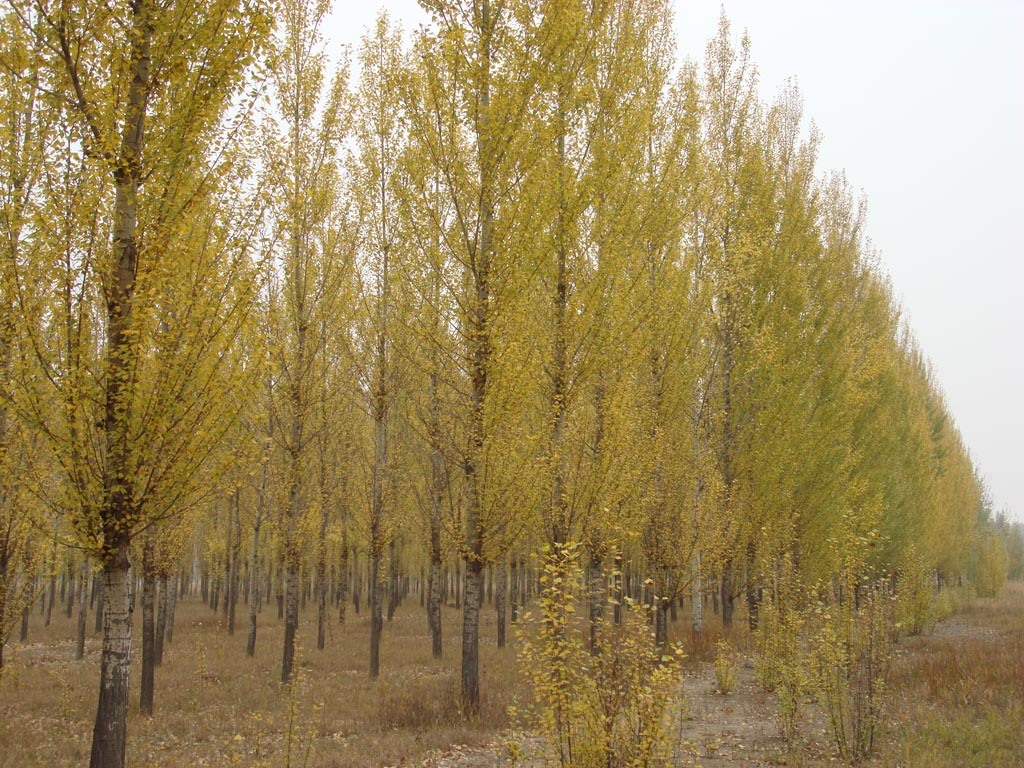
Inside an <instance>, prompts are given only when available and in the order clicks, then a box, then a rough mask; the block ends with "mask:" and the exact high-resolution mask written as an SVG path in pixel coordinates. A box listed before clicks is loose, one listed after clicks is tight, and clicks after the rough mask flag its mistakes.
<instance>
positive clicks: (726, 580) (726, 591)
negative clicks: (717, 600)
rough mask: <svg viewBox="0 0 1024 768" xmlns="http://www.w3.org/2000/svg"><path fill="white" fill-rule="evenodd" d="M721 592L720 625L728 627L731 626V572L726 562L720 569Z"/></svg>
mask: <svg viewBox="0 0 1024 768" xmlns="http://www.w3.org/2000/svg"><path fill="white" fill-rule="evenodd" d="M721 593H722V627H724V628H726V629H728V628H731V627H732V574H731V571H730V566H729V565H728V564H727V565H726V567H725V569H724V570H723V571H722V582H721Z"/></svg>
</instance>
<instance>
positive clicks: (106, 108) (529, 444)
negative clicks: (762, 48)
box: [0, 0, 1005, 766]
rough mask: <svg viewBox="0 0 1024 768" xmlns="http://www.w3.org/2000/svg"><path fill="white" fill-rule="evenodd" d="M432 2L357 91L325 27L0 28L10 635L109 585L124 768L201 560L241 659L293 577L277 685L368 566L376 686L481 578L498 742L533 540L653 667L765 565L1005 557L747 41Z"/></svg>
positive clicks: (0, 596) (107, 724)
mask: <svg viewBox="0 0 1024 768" xmlns="http://www.w3.org/2000/svg"><path fill="white" fill-rule="evenodd" d="M422 4H423V6H424V8H425V10H426V11H427V12H428V13H429V14H430V22H429V23H428V24H426V25H425V26H423V27H421V28H419V29H418V30H416V31H415V32H413V33H412V34H410V35H409V36H407V37H405V38H403V36H402V35H401V33H400V32H399V31H398V30H397V29H396V28H395V27H394V26H392V25H391V24H390V23H389V21H388V20H387V18H386V17H385V16H382V17H381V18H380V19H379V21H378V23H377V25H376V27H375V28H374V29H373V30H371V31H370V32H369V33H368V34H367V35H366V37H365V38H364V39H363V42H362V44H361V45H360V47H359V49H358V51H357V53H356V57H355V60H354V61H353V62H348V61H345V62H343V64H342V66H340V67H332V66H331V65H330V62H329V57H328V56H327V52H326V50H325V43H324V41H323V38H322V36H321V25H322V24H323V22H324V19H325V18H326V15H327V13H328V11H329V4H328V2H327V0H282V1H281V2H279V3H276V4H274V5H273V7H272V6H271V5H270V4H269V3H265V2H263V0H217V1H216V2H213V3H210V2H203V3H198V2H195V0H171V1H170V2H164V3H156V2H153V0H134V1H133V2H131V3H127V4H124V5H118V6H117V7H110V6H95V4H93V3H90V2H85V0H82V2H73V1H71V0H62V1H61V2H59V3H58V2H49V1H48V0H9V2H8V8H7V10H6V11H5V16H4V23H3V27H2V31H0V35H2V37H3V54H2V55H3V59H2V64H0V77H2V78H3V88H2V90H0V99H2V104H0V112H2V116H3V122H2V128H0V130H2V134H0V139H2V142H3V146H4V151H3V155H2V158H3V163H4V169H3V174H2V178H0V182H2V184H3V190H2V199H3V215H2V218H0V226H2V236H3V262H2V280H0V291H2V296H0V336H2V338H0V342H2V350H0V377H2V381H0V391H2V398H0V407H2V412H0V462H2V467H3V469H2V472H0V483H2V488H0V516H2V520H0V522H2V525H3V539H2V540H0V628H2V629H3V632H4V635H6V632H7V630H8V627H9V625H10V624H11V621H10V617H15V616H20V606H21V605H23V604H24V600H25V599H26V598H27V597H28V596H29V585H31V584H35V583H38V580H37V579H36V578H35V577H36V576H37V575H38V574H39V573H40V571H45V572H46V573H48V574H53V573H55V572H56V569H57V568H58V564H59V563H60V562H61V557H60V556H58V553H57V550H58V548H59V547H63V546H73V547H76V548H80V549H82V550H84V551H85V552H86V553H87V555H88V557H89V558H90V559H91V562H93V563H95V564H96V566H97V567H99V568H100V569H102V578H103V596H102V600H103V606H104V608H103V611H104V643H103V655H102V671H101V685H100V698H99V706H98V709H97V717H96V725H95V730H94V740H93V752H92V761H91V764H92V765H93V766H120V765H122V764H123V760H124V739H125V723H126V713H127V701H128V668H129V654H130V639H131V623H130V580H131V577H130V574H131V573H132V565H133V564H134V573H135V574H136V575H141V578H142V579H143V583H144V591H143V610H144V617H146V620H145V621H144V624H143V669H144V673H143V702H144V703H143V706H144V709H147V708H148V710H149V711H152V680H153V678H152V667H153V663H154V659H155V658H156V656H157V655H158V653H159V642H158V640H160V639H161V638H162V637H163V634H164V631H163V630H158V629H157V628H156V624H157V620H158V616H159V614H160V613H161V612H160V611H159V610H158V609H157V606H159V605H160V604H161V601H160V600H159V599H158V598H157V595H158V594H164V595H167V594H168V587H167V584H168V581H169V579H170V578H171V576H172V575H173V574H175V573H177V572H178V571H179V569H180V568H181V567H182V563H183V562H184V561H185V559H187V558H188V557H191V558H193V560H195V561H196V562H197V563H198V562H199V561H202V562H203V565H202V568H204V569H207V570H211V571H216V572H221V573H223V575H224V580H223V583H224V584H225V585H226V587H225V589H226V590H227V593H226V594H225V600H230V604H231V606H232V611H233V610H234V608H233V606H234V603H235V600H236V597H237V590H238V589H239V586H240V585H241V584H242V578H243V574H244V576H245V578H247V579H248V586H247V587H246V588H245V591H246V594H247V595H248V596H249V605H250V613H249V634H248V643H247V649H248V653H249V654H250V655H252V654H253V653H255V648H256V638H257V613H256V606H257V604H258V603H259V601H260V599H262V598H263V597H269V595H266V594H265V592H266V586H265V584H266V582H268V581H273V582H274V590H275V593H276V594H277V595H279V596H280V599H281V612H282V614H283V618H284V626H285V643H284V656H283V659H282V668H281V679H282V681H283V682H288V681H289V680H290V679H291V676H292V671H293V665H294V654H295V634H296V631H297V628H298V606H299V602H300V592H301V589H302V587H301V584H302V583H304V582H308V581H309V577H310V576H311V578H312V581H313V583H315V585H316V595H315V597H316V603H317V606H318V616H319V621H318V627H319V631H318V647H323V645H324V642H325V626H326V623H327V621H328V620H329V619H328V615H329V612H330V603H331V600H330V595H329V585H331V584H332V583H333V584H334V585H335V590H334V597H335V598H336V599H337V600H338V601H339V603H340V605H341V606H342V610H343V607H344V605H345V601H346V599H345V596H346V592H347V590H349V588H350V585H349V584H348V574H350V573H352V572H354V571H355V570H358V569H357V568H356V567H355V564H354V563H352V562H351V560H352V559H355V560H358V558H360V557H365V558H366V561H365V562H367V563H368V569H369V571H368V572H369V577H368V581H367V587H366V588H367V595H366V597H367V605H368V608H369V612H370V616H371V641H370V649H369V670H370V674H371V675H376V674H377V672H378V670H379V666H380V638H381V633H382V631H383V626H384V623H383V611H384V607H383V606H384V602H385V597H386V595H385V585H386V584H387V583H389V582H390V583H391V584H393V585H394V584H397V583H399V580H400V579H401V578H402V576H403V574H404V575H408V574H410V573H420V572H422V573H423V574H424V576H425V578H426V579H427V583H428V586H427V588H426V590H425V591H426V596H425V598H426V599H425V602H426V603H427V614H428V621H429V626H430V629H431V632H432V638H433V647H434V653H435V655H440V654H441V653H442V650H443V644H442V627H441V610H440V606H441V600H442V594H443V591H444V584H443V582H444V581H445V578H446V575H445V574H446V565H448V566H451V567H452V568H454V569H455V571H456V572H457V574H458V576H457V577H456V581H457V582H460V583H461V582H463V580H464V590H465V599H464V600H462V606H463V611H464V619H463V626H462V636H461V654H462V700H463V706H464V708H465V711H466V712H467V713H469V714H472V713H473V712H475V711H476V709H477V707H478V705H479V700H480V689H479V660H478V649H479V643H480V634H479V627H480V614H479V611H480V607H481V604H482V596H483V590H484V575H485V572H486V571H487V570H488V569H492V570H493V573H494V579H495V580H494V584H493V587H494V589H495V595H496V604H497V610H498V613H499V633H500V634H499V638H500V642H503V640H504V631H505V616H504V613H505V608H504V605H505V596H506V593H507V591H508V589H509V586H511V588H512V591H513V592H512V595H513V596H512V600H513V602H515V601H516V599H517V598H516V596H515V592H516V590H517V589H518V586H519V584H520V583H521V577H522V570H523V566H522V558H523V557H524V556H525V555H526V554H527V553H529V552H531V551H535V550H537V549H538V548H539V546H540V545H542V544H545V543H546V544H551V545H553V546H556V545H565V544H568V543H569V542H579V543H581V544H582V546H583V548H584V551H585V553H586V559H587V563H588V565H587V568H588V574H589V576H588V583H589V585H590V593H591V598H590V619H591V622H592V625H593V628H592V642H594V643H596V641H597V638H598V636H599V626H600V621H601V619H602V615H603V611H604V607H605V605H606V604H607V602H608V598H609V597H612V596H614V595H615V594H620V593H621V590H622V589H623V585H622V572H623V569H624V568H628V569H629V570H630V572H631V573H632V574H640V575H641V576H642V578H644V579H647V580H649V581H648V585H649V588H650V592H651V594H653V595H654V596H655V597H654V600H653V606H654V609H655V610H654V613H655V617H656V621H655V624H656V628H657V638H658V641H659V642H663V641H664V639H665V637H666V616H667V611H668V610H669V606H670V605H673V604H674V603H675V601H676V599H677V598H679V597H681V596H683V595H684V594H685V595H691V596H694V597H695V598H696V599H694V600H693V601H692V605H693V610H694V614H693V622H694V627H695V629H697V630H698V631H699V629H700V626H701V621H702V618H701V613H700V611H701V605H702V600H701V599H700V598H701V596H702V595H703V594H705V593H706V592H707V591H708V589H709V585H712V584H713V585H714V589H716V590H718V599H719V601H720V604H721V608H722V611H723V620H724V621H725V623H726V624H729V623H731V622H732V612H733V605H734V601H735V600H736V599H738V598H743V599H745V601H746V605H747V615H748V617H749V619H748V620H749V621H751V622H752V623H756V621H757V616H758V606H759V604H760V600H761V593H762V590H763V589H764V587H765V586H766V585H767V584H769V583H770V581H771V579H772V578H773V575H774V574H775V573H776V570H777V568H778V566H779V563H781V562H787V563H792V564H793V567H794V568H795V571H796V573H798V574H799V578H800V579H801V581H802V582H804V583H806V584H825V583H828V582H829V580H830V579H833V578H835V577H836V574H838V573H839V572H840V571H842V569H843V568H844V567H846V566H847V564H848V563H853V562H856V563H858V564H863V565H864V567H865V568H868V569H872V570H874V571H877V572H885V573H892V572H900V571H908V570H909V569H911V568H914V569H917V570H922V569H923V570H925V571H936V570H937V571H940V572H942V573H944V574H947V575H951V574H956V575H961V574H962V575H967V576H970V575H971V573H972V569H974V571H975V572H976V571H978V570H979V569H981V568H983V567H985V564H986V563H989V562H990V561H991V559H992V558H991V557H990V556H989V555H988V554H985V553H986V552H988V549H986V547H987V546H988V545H987V544H986V545H985V546H981V545H979V546H977V547H974V548H971V547H968V546H967V542H970V541H972V540H976V541H981V538H984V537H989V538H991V537H990V536H989V528H986V527H984V526H982V527H981V528H977V529H976V523H977V519H978V512H979V509H980V508H981V506H982V505H981V498H982V492H981V488H980V485H979V482H978V480H977V478H976V475H975V471H974V468H973V466H972V464H971V460H970V457H969V455H968V453H967V450H966V448H965V446H964V445H963V443H962V441H961V439H960V436H959V434H958V433H957V431H956V429H955V428H954V426H953V425H952V423H951V421H950V418H949V414H948V411H947V409H946V406H945V403H944V401H943V398H942V395H941V392H940V390H939V387H938V385H937V383H936V382H935V381H934V379H933V377H932V375H931V372H930V369H929V367H928V364H927V362H926V360H925V358H924V357H923V355H922V353H921V352H920V350H919V349H918V348H917V347H916V345H915V343H914V341H913V339H912V337H911V335H910V333H909V332H908V330H907V329H906V328H905V327H904V326H903V325H902V324H901V322H900V317H899V311H898V307H897V305H896V303H895V301H894V299H893V296H892V293H891V291H890V288H889V285H888V282H887V280H886V279H885V277H884V276H883V274H882V273H881V271H880V269H879V266H878V263H877V258H876V256H875V254H874V253H873V251H872V250H871V247H870V244H869V243H868V241H867V240H866V238H865V235H864V214H865V211H864V205H863V203H862V202H861V201H858V200H857V199H856V198H855V196H854V194H853V192H852V190H851V189H850V187H849V185H848V184H847V182H846V181H845V179H844V178H843V177H842V176H841V175H838V174H826V175H821V174H820V173H819V171H818V170H817V168H816V166H815V158H816V148H817V143H818V137H817V135H816V134H815V132H814V131H813V129H810V130H809V129H807V127H806V126H805V125H804V123H803V119H802V105H801V101H800V98H799V94H798V92H797V90H796V88H795V87H794V86H789V87H787V88H785V89H784V90H783V91H782V92H781V93H780V95H779V96H778V98H777V99H776V100H775V101H772V102H770V103H766V102H765V101H763V100H762V99H761V98H760V96H759V92H758V83H757V75H756V69H755V67H754V65H753V64H752V62H751V59H750V46H749V42H748V41H747V40H746V38H743V39H742V41H740V42H739V44H737V43H736V42H735V41H734V39H733V36H732V34H731V32H730V29H729V25H728V23H727V22H726V21H725V20H724V18H723V21H722V23H721V26H720V29H719V32H718V34H717V36H716V37H715V39H714V40H712V41H711V43H710V44H709V46H708V49H707V55H706V59H705V62H704V64H703V66H702V67H697V66H696V65H693V64H691V63H685V64H683V65H678V64H677V62H676V61H675V50H674V46H673V32H672V23H671V13H670V8H669V3H668V2H667V0H622V1H618V2H613V1H612V0H572V1H571V2H566V1H565V0H559V1H558V2H555V1H554V0H551V2H526V1H525V0H505V2H494V1H493V0H476V1H475V2H473V3H462V2H448V0H429V1H428V0H423V3H422ZM350 64H353V65H354V66H353V67H352V68H353V69H354V70H355V71H356V72H357V76H356V78H355V80H354V82H350V78H349V65H350ZM976 530H978V531H982V533H976ZM40 532H45V536H40V535H39V534H40ZM988 540H989V539H988V538H986V539H985V541H986V542H988ZM993 540H995V541H999V542H1001V541H1002V539H993ZM43 542H47V543H46V544H44V543H43ZM48 547H49V549H48ZM989 549H991V547H990V548H989ZM996 549H998V547H996ZM1002 551H1003V552H1004V553H1005V546H1004V547H1003V550H1002ZM133 552H134V553H135V554H133ZM977 553H982V554H981V555H980V556H976V555H977ZM83 567H84V566H83ZM197 567H198V566H197ZM858 567H860V566H858ZM508 569H511V570H512V577H511V579H509V577H508V576H507V570H508ZM517 571H518V573H517ZM304 574H305V575H306V577H307V578H306V579H304V578H303V575H304ZM332 580H333V581H332ZM43 583H46V579H45V578H44V579H43ZM50 583H51V584H52V583H53V581H52V577H51V581H50ZM160 584H163V585H164V586H163V589H162V590H160V589H158V585H160ZM50 589H51V593H52V591H53V587H52V586H51V588H50ZM456 589H459V586H456ZM390 591H391V592H392V593H393V594H394V593H395V592H396V589H395V588H393V589H391V590H390ZM174 592H175V590H173V589H171V590H170V594H174ZM81 594H82V595H84V594H85V592H84V590H82V592H81ZM258 596H259V597H258ZM51 604H52V598H51ZM226 604H227V603H226ZM172 610H173V609H172ZM343 615H344V614H343V613H342V617H343ZM232 626H233V613H232ZM147 691H148V707H147V702H146V697H147Z"/></svg>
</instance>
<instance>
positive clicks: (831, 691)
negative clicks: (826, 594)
mask: <svg viewBox="0 0 1024 768" xmlns="http://www.w3.org/2000/svg"><path fill="white" fill-rule="evenodd" d="M893 603H894V601H893V598H892V597H891V596H890V595H889V593H888V591H887V589H886V588H885V584H884V583H877V584H873V585H870V586H868V587H866V588H863V589H862V591H861V595H860V598H859V600H857V601H853V600H847V601H846V602H845V603H844V604H840V605H826V604H823V603H819V604H818V606H817V607H816V608H815V614H816V616H815V618H816V620H817V621H818V623H819V627H820V628H819V630H818V632H817V634H816V636H815V637H814V638H813V640H812V646H811V648H812V650H811V660H812V668H813V683H814V688H815V691H816V693H817V694H818V696H819V698H820V699H821V701H822V703H823V704H824V706H825V710H826V712H827V713H828V716H829V723H830V725H831V726H832V734H833V736H834V738H835V741H836V746H837V747H838V749H839V752H840V753H841V754H842V756H843V758H844V759H846V760H850V761H852V762H858V761H860V760H863V759H864V758H866V757H867V756H868V755H869V754H870V753H871V750H872V748H873V746H874V744H875V740H876V737H877V734H878V729H879V726H880V724H881V720H882V708H883V703H884V696H885V692H886V688H887V685H888V681H889V675H890V662H891V660H892V644H893V638H894V633H893V631H892V624H893V621H894V604H893Z"/></svg>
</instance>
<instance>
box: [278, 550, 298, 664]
mask: <svg viewBox="0 0 1024 768" xmlns="http://www.w3.org/2000/svg"><path fill="white" fill-rule="evenodd" d="M298 559H299V556H298V552H295V553H294V556H291V555H289V557H288V558H287V563H286V564H285V575H284V585H285V586H284V588H285V595H284V602H285V621H284V653H283V654H282V658H281V682H282V683H289V682H291V679H292V670H293V667H294V664H295V633H296V632H297V630H298V627H299V566H298Z"/></svg>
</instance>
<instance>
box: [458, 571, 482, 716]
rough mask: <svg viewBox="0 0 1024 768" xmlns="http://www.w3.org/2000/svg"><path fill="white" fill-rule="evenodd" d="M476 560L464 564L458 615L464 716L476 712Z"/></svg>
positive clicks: (478, 574)
mask: <svg viewBox="0 0 1024 768" xmlns="http://www.w3.org/2000/svg"><path fill="white" fill-rule="evenodd" d="M482 570H483V569H482V566H481V565H480V563H479V561H476V562H467V563H466V599H465V600H464V601H463V604H462V605H463V612H462V706H463V711H464V714H465V715H466V716H467V717H475V716H476V715H477V714H478V713H479V711H480V593H481V587H482V586H483V585H482V583H481V581H482V578H481V577H482Z"/></svg>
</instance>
